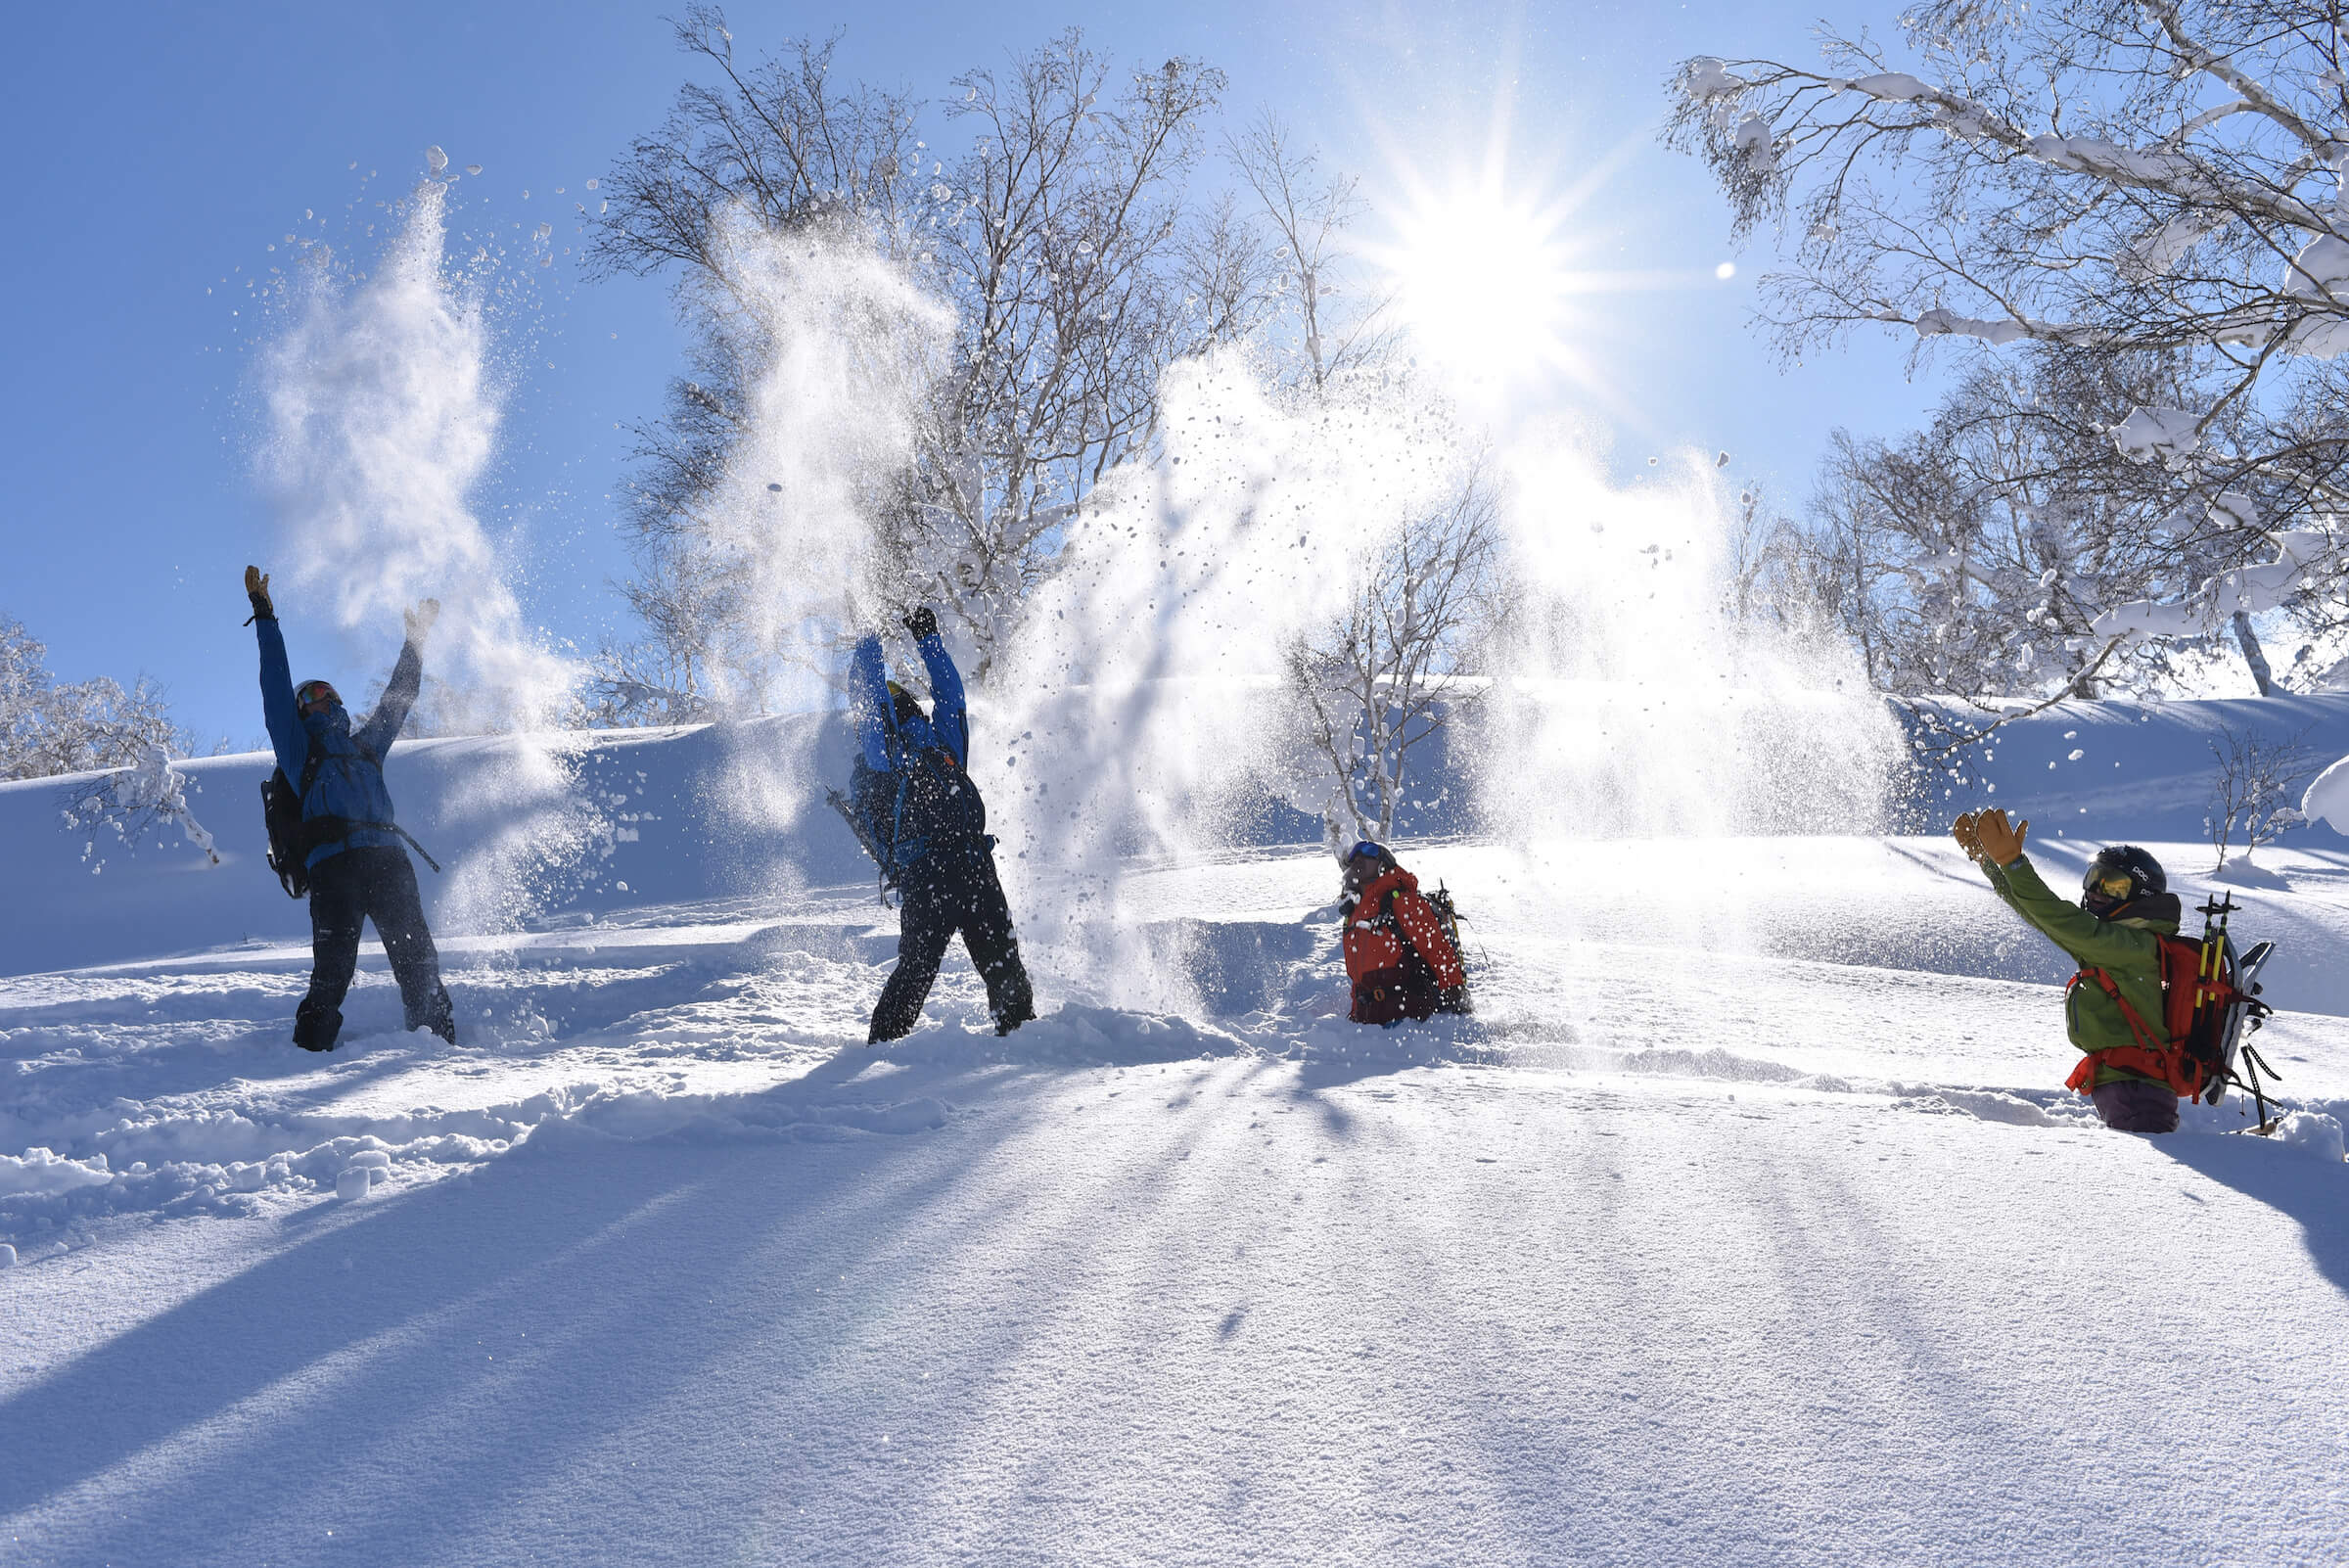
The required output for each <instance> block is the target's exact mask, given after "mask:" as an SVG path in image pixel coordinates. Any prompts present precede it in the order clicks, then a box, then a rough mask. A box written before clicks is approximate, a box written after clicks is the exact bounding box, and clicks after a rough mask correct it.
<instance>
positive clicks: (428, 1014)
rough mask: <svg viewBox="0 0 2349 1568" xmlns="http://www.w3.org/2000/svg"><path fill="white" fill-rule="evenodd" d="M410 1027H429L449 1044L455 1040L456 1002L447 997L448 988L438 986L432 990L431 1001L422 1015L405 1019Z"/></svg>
mask: <svg viewBox="0 0 2349 1568" xmlns="http://www.w3.org/2000/svg"><path fill="white" fill-rule="evenodd" d="M405 1022H406V1024H407V1027H408V1028H410V1029H429V1030H431V1031H432V1032H433V1033H434V1034H436V1035H438V1036H439V1037H440V1038H442V1039H444V1040H446V1041H448V1042H449V1043H450V1044H451V1045H454V1044H455V1043H456V1042H457V1009H456V1004H455V1003H453V1002H451V1001H450V1000H449V999H448V988H447V987H446V986H442V987H439V988H438V990H436V991H435V992H433V999H432V1001H431V1002H430V1003H429V1004H428V1005H427V1006H426V1007H425V1009H424V1016H423V1017H421V1018H410V1019H407V1020H405Z"/></svg>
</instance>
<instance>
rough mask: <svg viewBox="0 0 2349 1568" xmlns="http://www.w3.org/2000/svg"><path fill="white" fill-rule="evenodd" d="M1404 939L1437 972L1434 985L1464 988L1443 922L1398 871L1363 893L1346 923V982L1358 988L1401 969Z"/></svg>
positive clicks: (1416, 881) (1410, 880) (1462, 974)
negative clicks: (1383, 973) (1386, 972)
mask: <svg viewBox="0 0 2349 1568" xmlns="http://www.w3.org/2000/svg"><path fill="white" fill-rule="evenodd" d="M1390 899H1391V901H1390ZM1406 939H1407V940H1408V941H1409V943H1410V945H1411V946H1412V947H1414V948H1415V949H1417V951H1418V953H1419V956H1420V957H1421V958H1423V959H1425V960H1426V962H1427V967H1428V968H1430V969H1432V970H1434V971H1435V975H1436V984H1437V985H1439V986H1442V987H1444V988H1445V989H1447V990H1450V989H1451V988H1452V987H1454V986H1464V985H1466V984H1467V983H1468V971H1467V970H1466V969H1465V968H1463V967H1462V966H1461V964H1460V955H1459V953H1458V952H1457V951H1456V950H1455V949H1454V948H1453V947H1452V945H1451V939H1450V938H1449V937H1447V936H1445V935H1444V924H1443V922H1442V921H1440V920H1438V919H1437V918H1436V911H1435V910H1434V909H1433V908H1431V907H1429V905H1428V901H1427V900H1426V899H1422V898H1421V897H1419V879H1418V878H1417V877H1415V876H1413V875H1411V874H1410V873H1409V872H1408V871H1405V870H1403V869H1401V868H1400V867H1399V868H1397V869H1396V870H1393V871H1390V872H1388V873H1387V874H1386V875H1385V876H1383V877H1380V878H1379V879H1378V880H1377V881H1376V882H1373V883H1371V884H1370V885H1369V886H1368V887H1366V888H1364V889H1363V890H1362V897H1361V901H1360V902H1359V903H1357V904H1356V905H1355V906H1354V913H1353V915H1352V916H1351V917H1349V918H1348V920H1347V922H1346V978H1347V979H1348V980H1350V981H1353V982H1355V983H1356V984H1358V985H1359V984H1360V983H1361V982H1362V981H1363V980H1365V979H1367V978H1368V977H1370V976H1371V975H1374V974H1377V973H1378V972H1379V971H1380V970H1384V969H1397V968H1400V967H1402V964H1403V945H1404V942H1405V940H1406Z"/></svg>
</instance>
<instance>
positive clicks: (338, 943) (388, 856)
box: [294, 846, 457, 1051]
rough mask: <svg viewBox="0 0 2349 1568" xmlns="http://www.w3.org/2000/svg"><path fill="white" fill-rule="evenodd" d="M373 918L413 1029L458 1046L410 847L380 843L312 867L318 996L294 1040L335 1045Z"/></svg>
mask: <svg viewBox="0 0 2349 1568" xmlns="http://www.w3.org/2000/svg"><path fill="white" fill-rule="evenodd" d="M367 920H372V921H374V922H375V934H376V936H377V937H379V938H380V939H382V941H383V944H384V956H385V957H387V958H389V959H391V977H392V978H393V979H394V980H396V981H398V982H399V1003H400V1013H401V1016H402V1017H403V1018H404V1019H405V1020H406V1027H407V1028H409V1029H416V1028H419V1027H422V1028H425V1029H429V1030H431V1031H432V1032H433V1033H434V1034H436V1035H438V1036H439V1037H440V1038H442V1039H444V1040H446V1041H448V1042H449V1043H450V1044H451V1045H454V1044H455V1043H456V1042H457V1025H456V1019H455V1016H454V1014H453V1012H452V1011H451V1009H450V1007H449V1001H448V992H447V990H446V988H444V987H443V986H442V985H441V984H440V954H439V952H438V950H437V949H436V948H435V947H434V946H433V934H432V932H431V931H429V930H427V929H426V927H425V924H424V899H423V897H422V896H421V895H420V894H419V893H418V892H417V891H416V868H415V867H414V866H412V865H410V864H409V863H408V852H407V851H405V850H398V849H386V848H381V847H375V846H370V847H368V848H365V849H351V850H345V851H343V852H342V853H340V854H330V855H328V856H327V857H326V858H325V859H323V860H321V861H319V862H318V863H317V864H316V865H314V866H312V867H311V868H310V993H309V994H308V995H306V996H304V997H302V999H301V1006H300V1007H299V1008H298V1009H296V1011H295V1014H294V1043H295V1044H297V1045H299V1046H300V1047H301V1048H302V1049H304V1050H311V1051H331V1050H333V1049H334V1048H335V1037H336V1036H337V1035H339V1034H341V1033H342V1031H343V996H344V993H345V992H347V991H349V990H350V977H351V974H352V972H353V971H354V970H356V969H357V968H358V964H359V927H360V924H361V922H363V921H367Z"/></svg>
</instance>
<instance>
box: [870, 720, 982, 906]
mask: <svg viewBox="0 0 2349 1568" xmlns="http://www.w3.org/2000/svg"><path fill="white" fill-rule="evenodd" d="M890 754H891V759H892V761H895V762H896V763H897V764H898V765H897V766H895V767H893V768H891V769H890V770H889V771H887V772H878V771H875V770H874V769H873V768H872V767H871V766H870V765H868V764H867V763H866V762H865V761H864V759H863V758H862V757H861V756H859V757H858V758H857V759H856V761H855V763H854V765H853V766H852V768H851V770H850V779H849V798H850V801H851V803H852V807H853V808H854V814H855V820H854V821H852V823H851V826H852V827H854V826H858V825H859V824H861V827H862V829H863V831H861V832H859V833H858V834H857V839H858V841H859V842H860V843H862V844H863V845H864V848H865V852H866V853H869V854H871V855H872V857H873V858H874V859H875V860H876V861H878V862H879V863H880V866H881V874H882V879H883V882H884V883H885V884H890V885H894V884H895V883H896V882H897V880H898V877H899V876H900V875H901V874H902V873H903V872H904V870H905V868H906V867H907V866H910V865H911V864H912V863H913V862H914V861H916V860H918V859H920V858H921V857H922V856H923V855H924V854H926V853H929V851H930V848H931V846H933V845H953V844H958V843H985V842H987V837H986V833H987V803H986V802H985V801H983V800H981V799H980V796H979V786H978V785H976V784H974V783H972V782H971V776H970V775H969V774H968V773H966V772H964V771H963V769H962V764H961V763H960V762H958V761H955V759H954V754H953V753H952V752H950V751H947V750H946V749H945V748H944V747H943V746H932V747H923V748H919V749H911V748H909V749H907V750H906V751H904V752H902V753H900V752H898V749H897V747H896V746H895V745H894V744H893V745H892V746H891V748H890Z"/></svg>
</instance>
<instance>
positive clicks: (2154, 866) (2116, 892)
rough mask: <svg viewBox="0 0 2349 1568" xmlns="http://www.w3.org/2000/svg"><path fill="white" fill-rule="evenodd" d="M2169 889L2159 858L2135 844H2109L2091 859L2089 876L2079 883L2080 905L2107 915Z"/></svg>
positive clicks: (2095, 913)
mask: <svg viewBox="0 0 2349 1568" xmlns="http://www.w3.org/2000/svg"><path fill="white" fill-rule="evenodd" d="M2169 891H2170V879H2169V876H2168V875H2167V874H2166V873H2165V872H2164V871H2163V870H2162V869H2161V862H2160V861H2159V860H2156V859H2154V858H2153V856H2151V855H2149V854H2147V853H2145V852H2144V851H2142V850H2141V849H2139V848H2138V847H2137V846H2136V845H2134V844H2108V845H2106V846H2105V847H2104V848H2103V849H2101V850H2098V851H2097V852H2096V858H2095V859H2094V860H2091V861H2089V862H2088V875H2087V876H2085V877H2083V878H2082V879H2081V883H2080V904H2081V907H2083V908H2085V909H2086V910H2088V912H2089V913H2090V914H2094V915H2108V914H2110V913H2112V911H2114V910H2115V909H2119V908H2121V907H2123V906H2124V905H2127V904H2132V903H2135V902H2137V900H2138V899H2149V898H2151V897H2153V896H2154V895H2155V894H2160V893H2167V892H2169Z"/></svg>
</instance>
